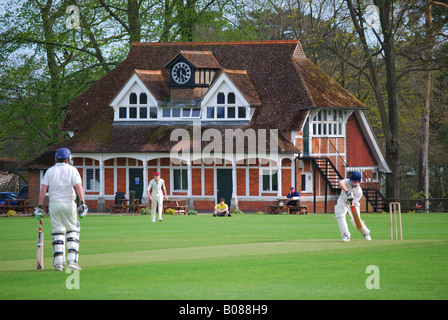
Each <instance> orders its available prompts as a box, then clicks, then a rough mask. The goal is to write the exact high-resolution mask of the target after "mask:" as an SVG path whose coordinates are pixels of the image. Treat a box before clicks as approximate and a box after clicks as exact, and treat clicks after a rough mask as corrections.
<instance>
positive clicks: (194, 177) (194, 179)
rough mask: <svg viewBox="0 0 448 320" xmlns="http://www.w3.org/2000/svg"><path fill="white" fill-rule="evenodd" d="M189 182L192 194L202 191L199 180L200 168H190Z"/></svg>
mask: <svg viewBox="0 0 448 320" xmlns="http://www.w3.org/2000/svg"><path fill="white" fill-rule="evenodd" d="M191 176H192V177H191V180H192V181H191V182H192V183H193V185H192V190H191V191H192V195H201V193H202V182H201V180H202V179H201V169H191Z"/></svg>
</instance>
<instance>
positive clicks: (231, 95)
mask: <svg viewBox="0 0 448 320" xmlns="http://www.w3.org/2000/svg"><path fill="white" fill-rule="evenodd" d="M227 103H228V104H235V94H234V93H233V92H229V94H228V95H227Z"/></svg>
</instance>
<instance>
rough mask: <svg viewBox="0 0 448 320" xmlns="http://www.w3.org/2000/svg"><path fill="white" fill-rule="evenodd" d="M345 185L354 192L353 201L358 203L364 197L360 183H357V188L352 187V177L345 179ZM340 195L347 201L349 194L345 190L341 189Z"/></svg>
mask: <svg viewBox="0 0 448 320" xmlns="http://www.w3.org/2000/svg"><path fill="white" fill-rule="evenodd" d="M342 181H344V184H345V186H346V187H347V190H348V191H351V192H353V203H358V202H359V200H361V198H362V189H361V186H360V185H357V186H356V187H355V188H353V187H352V184H351V183H350V179H344V180H342ZM340 197H341V198H342V199H344V201H347V194H346V193H345V191H344V190H341V195H340Z"/></svg>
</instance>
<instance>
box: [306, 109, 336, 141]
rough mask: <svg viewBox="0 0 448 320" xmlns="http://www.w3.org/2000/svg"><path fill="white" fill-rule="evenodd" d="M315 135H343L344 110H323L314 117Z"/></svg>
mask: <svg viewBox="0 0 448 320" xmlns="http://www.w3.org/2000/svg"><path fill="white" fill-rule="evenodd" d="M311 122H312V128H313V135H314V136H341V135H343V134H344V132H343V126H342V124H343V123H344V113H343V112H342V110H321V111H319V112H318V113H317V114H316V115H315V116H314V117H313V118H312V121H311Z"/></svg>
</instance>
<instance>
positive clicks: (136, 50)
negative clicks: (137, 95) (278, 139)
mask: <svg viewBox="0 0 448 320" xmlns="http://www.w3.org/2000/svg"><path fill="white" fill-rule="evenodd" d="M182 51H184V52H197V51H202V52H204V51H205V52H212V54H213V56H214V57H215V58H216V61H217V62H218V63H219V65H220V66H221V68H223V69H229V70H245V71H246V72H247V75H248V77H249V78H250V81H251V83H252V85H253V87H254V88H253V90H254V92H256V95H257V96H258V98H259V101H260V102H261V106H260V107H259V108H257V110H256V112H255V114H254V116H253V118H252V125H253V126H256V127H266V128H277V129H282V130H298V129H300V128H302V126H303V122H301V121H304V120H305V119H306V117H304V116H303V112H304V111H305V110H308V109H310V108H315V107H335V108H364V107H365V106H364V105H363V104H362V103H360V102H359V100H357V99H356V98H355V97H354V96H352V95H351V94H350V93H348V92H347V91H346V90H345V89H343V88H342V87H340V86H339V85H337V84H336V83H335V82H334V81H333V80H331V79H330V78H328V76H327V75H326V74H325V73H323V72H322V71H321V70H320V69H318V68H317V67H315V66H314V65H313V64H312V63H311V62H310V61H309V60H308V59H306V58H305V57H304V55H303V51H302V49H301V46H300V44H299V43H298V41H290V40H288V41H286V40H285V41H254V42H249V41H245V42H174V43H134V44H132V46H131V49H130V51H129V54H128V56H127V58H126V59H125V60H124V61H123V62H122V63H120V64H119V65H118V66H117V67H116V68H115V69H113V70H112V71H111V72H109V73H108V74H107V75H106V76H105V77H103V78H102V79H101V80H99V81H98V82H97V83H95V84H94V85H93V86H91V87H90V88H89V89H88V90H86V91H85V92H84V93H83V94H82V95H80V96H79V97H78V98H77V99H75V100H74V101H72V102H71V103H70V104H69V105H68V112H67V115H66V117H65V119H64V120H63V122H62V124H61V129H62V130H66V131H83V130H88V129H89V128H92V127H93V126H97V125H100V123H103V124H108V125H110V124H111V123H112V121H113V111H112V108H111V107H110V106H109V103H110V101H112V99H113V97H114V96H115V95H116V94H117V93H118V91H119V90H120V89H121V88H122V86H123V85H124V84H125V83H126V81H127V80H128V79H129V78H130V76H131V75H132V74H133V72H134V71H135V70H161V77H162V78H163V79H164V81H168V79H169V70H167V69H164V66H165V65H166V64H167V63H168V62H169V61H170V59H173V58H174V57H175V56H176V55H178V54H179V53H181V52H182ZM326 84H330V86H327V85H326ZM305 112H306V111H305Z"/></svg>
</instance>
